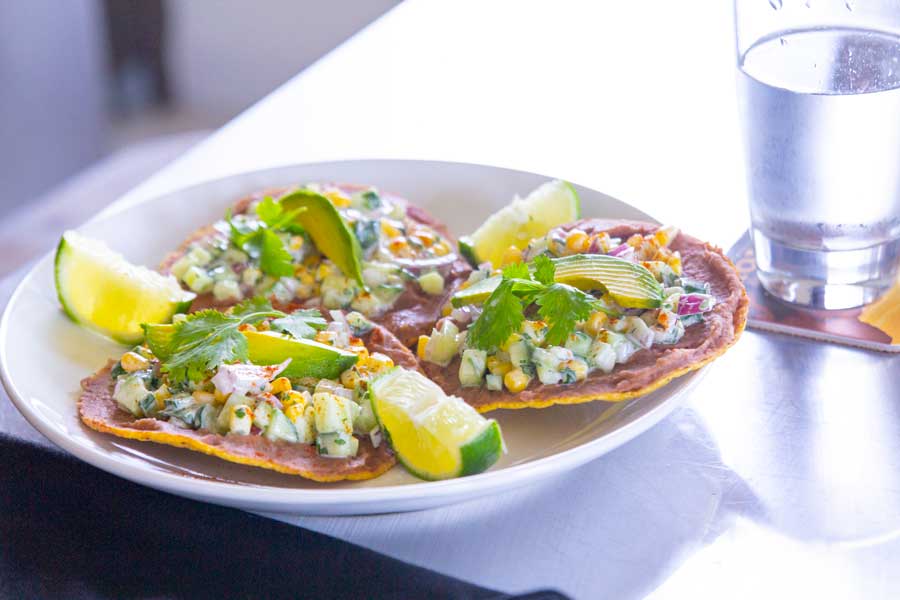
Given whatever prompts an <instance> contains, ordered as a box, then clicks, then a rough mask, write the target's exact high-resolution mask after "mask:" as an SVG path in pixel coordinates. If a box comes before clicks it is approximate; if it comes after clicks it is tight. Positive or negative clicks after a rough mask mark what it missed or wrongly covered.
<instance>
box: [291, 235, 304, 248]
mask: <svg viewBox="0 0 900 600" xmlns="http://www.w3.org/2000/svg"><path fill="white" fill-rule="evenodd" d="M302 247H303V236H302V235H295V236H293V237H291V243H290V248H291V250H299V249H300V248H302Z"/></svg>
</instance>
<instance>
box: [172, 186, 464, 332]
mask: <svg viewBox="0 0 900 600" xmlns="http://www.w3.org/2000/svg"><path fill="white" fill-rule="evenodd" d="M306 187H307V188H308V189H312V190H314V191H316V192H318V193H320V194H322V195H323V196H325V197H326V198H328V199H329V200H330V201H331V203H332V204H333V205H334V206H335V208H337V210H338V212H339V214H340V216H341V218H342V219H343V220H344V222H345V223H346V224H347V226H348V227H349V229H350V231H351V232H352V234H353V235H354V236H355V237H356V239H357V240H358V242H359V246H360V248H361V250H362V265H361V266H362V279H363V281H364V283H365V286H366V287H367V288H368V289H363V287H362V286H361V285H360V284H359V282H358V281H356V280H354V279H353V278H351V277H349V276H348V275H347V274H345V273H343V272H342V271H341V269H340V268H338V267H337V266H336V265H335V263H334V262H333V261H332V260H330V259H328V258H326V257H325V256H323V255H322V253H321V252H320V251H319V249H317V248H316V247H315V244H314V243H313V242H312V241H311V238H310V236H309V234H308V233H307V232H305V231H303V229H302V227H300V226H298V225H297V224H296V223H292V222H290V220H289V219H288V220H286V221H285V220H281V221H279V219H278V218H273V219H269V217H268V215H269V214H271V213H272V211H276V212H275V214H276V215H277V216H280V214H279V213H278V212H277V211H278V210H279V209H278V201H277V200H272V199H271V198H265V199H263V200H261V201H258V202H255V203H253V204H251V205H250V207H249V209H248V210H247V211H246V213H243V214H239V215H234V216H233V217H230V218H228V219H226V220H222V221H218V222H217V223H215V225H214V229H215V234H214V235H212V236H208V237H205V238H204V239H201V240H198V241H196V242H194V243H192V244H191V245H190V247H189V248H188V249H187V251H186V252H185V254H184V256H183V257H181V258H180V259H179V260H178V261H176V262H175V263H174V264H173V265H172V267H171V272H172V274H173V275H174V276H175V277H176V278H177V279H178V280H179V282H181V283H182V284H183V286H184V287H186V288H188V289H190V290H192V291H194V292H196V293H198V294H207V293H209V294H212V296H213V297H214V298H215V300H216V301H218V302H220V303H225V302H228V303H231V302H238V301H241V300H243V299H245V298H251V297H254V296H260V295H262V296H266V297H269V298H272V299H273V300H275V301H277V302H279V303H283V304H286V303H289V302H295V301H301V302H302V301H309V300H312V301H313V302H316V301H318V300H320V301H321V306H322V307H324V308H326V309H345V310H354V311H357V312H360V313H362V314H364V315H366V316H371V317H377V316H379V315H381V314H383V313H384V312H385V311H387V310H389V309H390V308H391V306H392V305H393V304H394V302H395V301H396V300H397V298H398V297H399V296H400V295H401V294H402V292H403V291H404V290H405V289H406V286H407V285H408V284H410V283H412V284H414V285H417V286H418V287H419V288H420V289H421V290H422V291H423V292H425V293H426V294H430V295H440V294H442V293H443V292H444V276H445V273H446V271H444V272H443V273H442V270H444V267H445V266H448V265H449V264H450V263H452V262H453V261H454V260H455V258H456V255H455V253H454V252H453V249H452V246H451V243H450V241H449V240H447V239H446V238H444V237H443V236H442V235H441V234H440V233H438V232H437V231H435V230H434V229H433V228H431V227H429V226H427V225H425V224H422V223H418V222H416V221H414V220H413V219H411V218H409V217H408V216H407V214H406V210H405V208H404V206H403V205H401V204H400V203H397V202H395V201H392V200H391V199H390V198H388V197H385V196H382V195H381V194H379V193H378V191H377V190H376V189H374V188H367V189H362V190H358V191H353V192H350V191H347V190H345V189H343V188H341V187H338V186H332V185H318V184H309V185H307V186H306ZM267 219H269V220H268V221H267ZM236 230H237V231H244V232H257V233H258V232H261V231H265V236H262V237H261V239H260V241H258V242H257V241H251V242H247V241H244V240H242V239H240V238H238V237H237V236H236V235H235V233H234V232H235V231H236ZM238 242H241V243H238ZM253 244H256V245H255V246H254V245H253ZM257 246H258V247H260V249H261V250H260V252H259V253H257V252H248V251H247V250H248V248H249V249H250V250H255V249H256V247H257ZM267 252H268V254H267ZM269 257H275V259H276V260H267V259H268V258H269Z"/></svg>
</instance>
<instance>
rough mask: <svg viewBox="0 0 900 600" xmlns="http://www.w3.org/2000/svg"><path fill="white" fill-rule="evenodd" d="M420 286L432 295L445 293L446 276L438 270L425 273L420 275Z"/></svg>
mask: <svg viewBox="0 0 900 600" xmlns="http://www.w3.org/2000/svg"><path fill="white" fill-rule="evenodd" d="M419 287H421V288H422V291H423V292H425V293H426V294H429V295H431V296H439V295H440V294H443V293H444V278H443V277H442V276H441V274H440V273H438V272H437V271H432V272H431V273H425V274H424V275H422V276H421V277H419Z"/></svg>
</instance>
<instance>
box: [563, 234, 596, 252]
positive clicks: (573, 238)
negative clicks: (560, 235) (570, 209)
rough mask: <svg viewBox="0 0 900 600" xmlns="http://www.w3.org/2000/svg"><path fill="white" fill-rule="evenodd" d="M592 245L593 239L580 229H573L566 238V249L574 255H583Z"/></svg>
mask: <svg viewBox="0 0 900 600" xmlns="http://www.w3.org/2000/svg"><path fill="white" fill-rule="evenodd" d="M590 245H591V239H590V238H589V237H588V234H586V233H585V232H583V231H582V230H580V229H573V230H572V231H570V232H569V235H567V236H566V248H568V249H569V251H570V252H572V253H574V254H583V253H584V252H587V251H588V248H589V247H590Z"/></svg>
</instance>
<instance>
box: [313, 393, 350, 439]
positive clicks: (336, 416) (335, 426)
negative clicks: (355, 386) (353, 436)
mask: <svg viewBox="0 0 900 600" xmlns="http://www.w3.org/2000/svg"><path fill="white" fill-rule="evenodd" d="M350 404H353V405H354V406H357V405H356V403H355V402H353V400H349V399H347V398H342V397H340V396H336V395H335V394H331V393H328V392H318V393H315V394H313V409H314V410H315V412H316V431H318V432H319V433H320V434H321V433H331V432H334V431H337V432H350V431H353V417H352V415H351V412H350V410H351V409H350V406H349V405H350Z"/></svg>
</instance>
